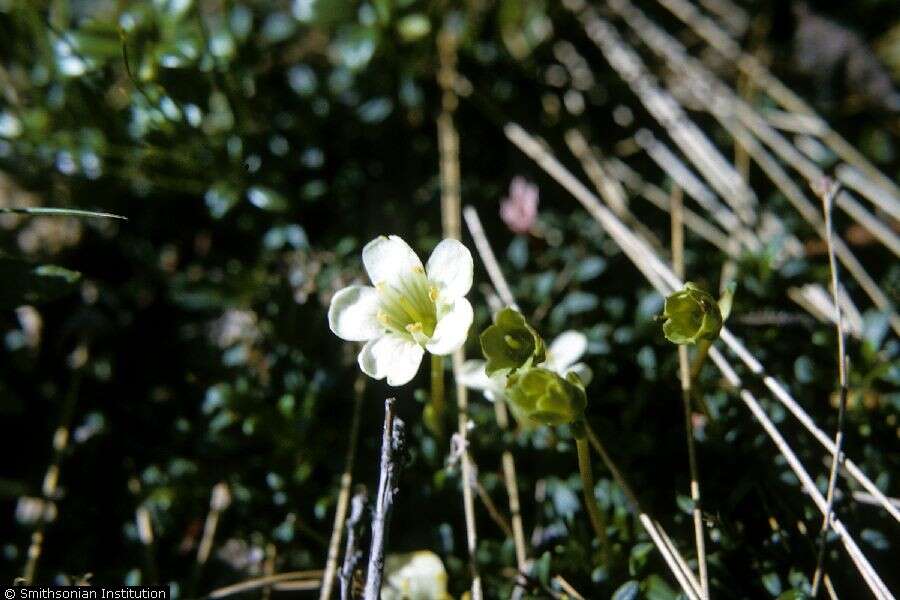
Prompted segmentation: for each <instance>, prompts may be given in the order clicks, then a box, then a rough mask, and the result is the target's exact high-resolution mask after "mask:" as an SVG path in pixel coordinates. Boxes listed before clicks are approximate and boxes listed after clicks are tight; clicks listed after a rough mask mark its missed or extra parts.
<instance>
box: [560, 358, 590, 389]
mask: <svg viewBox="0 0 900 600" xmlns="http://www.w3.org/2000/svg"><path fill="white" fill-rule="evenodd" d="M569 373H575V374H576V375H578V379H580V380H581V383H582V384H583V385H584V387H587V386H588V384H590V383H591V380H592V379H593V378H594V372H593V371H592V370H591V368H590V367H589V366H587V365H586V364H584V363H577V364H574V365H572V366H571V367H569V369H568V370H567V371H566V372H565V373H561V375H568V374H569Z"/></svg>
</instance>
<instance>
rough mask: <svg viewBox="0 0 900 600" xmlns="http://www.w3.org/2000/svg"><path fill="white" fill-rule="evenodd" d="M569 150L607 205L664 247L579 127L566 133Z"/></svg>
mask: <svg viewBox="0 0 900 600" xmlns="http://www.w3.org/2000/svg"><path fill="white" fill-rule="evenodd" d="M565 139H566V144H567V145H568V146H569V151H571V152H572V154H573V155H574V156H575V158H577V159H578V160H579V162H580V163H581V168H582V170H584V172H585V174H587V176H588V179H590V180H591V183H592V184H593V185H594V188H595V189H596V190H597V193H599V194H600V197H601V198H602V199H603V201H604V202H606V205H607V206H608V207H609V208H610V210H612V211H613V212H614V213H616V214H617V215H618V216H619V218H620V219H622V221H624V222H625V223H628V225H629V226H631V227H632V228H633V229H634V230H635V231H636V232H637V233H638V235H640V236H641V237H642V238H644V240H645V241H647V242H648V243H649V244H650V245H651V246H653V247H655V248H662V242H660V241H659V238H658V237H656V234H655V233H653V231H652V230H651V229H650V228H649V227H647V226H646V225H644V224H643V223H642V222H641V221H640V219H638V218H637V217H635V216H634V213H632V212H631V210H630V209H629V208H628V199H627V198H626V195H625V190H624V189H622V186H621V184H620V183H619V182H618V181H617V180H616V179H613V178H611V177H609V175H607V173H606V171H605V169H604V168H603V165H601V164H600V161H599V160H597V157H596V155H595V154H594V153H593V151H592V150H591V148H590V147H589V146H588V143H587V140H586V139H585V138H584V135H583V134H582V133H581V132H580V131H578V130H577V129H569V130H568V131H566V135H565Z"/></svg>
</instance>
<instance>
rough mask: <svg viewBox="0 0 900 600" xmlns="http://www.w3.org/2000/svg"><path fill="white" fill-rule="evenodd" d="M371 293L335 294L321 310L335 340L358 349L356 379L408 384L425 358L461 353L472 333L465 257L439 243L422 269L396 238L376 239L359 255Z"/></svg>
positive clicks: (459, 247) (464, 251) (364, 289)
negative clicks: (357, 344)
mask: <svg viewBox="0 0 900 600" xmlns="http://www.w3.org/2000/svg"><path fill="white" fill-rule="evenodd" d="M362 259H363V266H365V269H366V273H368V275H369V279H370V280H371V281H372V286H374V287H372V286H366V285H351V286H350V287H346V288H344V289H342V290H341V291H339V292H338V293H337V294H335V295H334V298H332V300H331V306H330V307H329V309H328V325H329V326H330V327H331V331H333V332H334V333H335V335H337V336H338V337H340V338H342V339H345V340H348V341H352V342H365V343H366V344H365V345H364V346H363V348H362V350H361V351H360V353H359V357H358V359H357V361H358V362H359V368H360V369H362V371H363V373H365V374H366V375H368V376H369V377H372V378H374V379H385V378H387V383H388V385H393V386H399V385H404V384H406V383H408V382H409V381H410V380H411V379H412V378H413V377H414V376H415V374H416V372H417V371H418V370H419V365H420V364H421V362H422V357H423V356H424V354H425V351H426V350H427V351H428V352H430V353H431V354H436V355H438V356H444V355H447V354H451V353H452V352H453V351H454V350H456V349H457V348H459V347H460V346H462V345H463V343H464V342H465V341H466V337H467V336H468V332H469V327H470V326H471V325H472V305H471V304H469V301H468V300H466V298H465V295H466V293H468V291H469V289H470V288H471V287H472V254H471V253H470V252H469V250H468V248H466V247H465V246H463V244H462V243H461V242H459V241H458V240H454V239H446V240H443V241H442V242H441V243H439V244H438V245H437V246H436V247H435V249H434V251H433V252H432V253H431V256H430V257H429V258H428V263H427V264H426V265H425V266H424V267H423V266H422V261H421V260H419V257H418V256H416V253H415V252H414V251H413V249H412V248H410V247H409V245H408V244H407V243H406V242H404V241H403V240H402V239H401V238H400V237H398V236H396V235H391V236H387V237H385V236H381V237H378V238H375V239H374V240H372V241H371V242H369V243H368V244H366V246H365V248H363V251H362Z"/></svg>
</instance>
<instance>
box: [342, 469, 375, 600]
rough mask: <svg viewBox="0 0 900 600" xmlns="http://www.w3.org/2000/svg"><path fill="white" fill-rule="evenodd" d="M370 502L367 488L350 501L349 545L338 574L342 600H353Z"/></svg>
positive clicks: (361, 487) (362, 488)
mask: <svg viewBox="0 0 900 600" xmlns="http://www.w3.org/2000/svg"><path fill="white" fill-rule="evenodd" d="M368 501H369V494H368V492H366V488H365V487H363V486H360V487H359V489H358V491H357V492H356V493H355V494H354V495H353V499H352V500H351V501H350V516H349V517H348V518H347V545H346V546H345V550H344V563H343V564H342V565H341V571H340V573H339V574H338V576H339V577H340V580H341V600H353V574H354V573H355V572H356V567H357V565H358V564H359V561H360V560H362V556H363V553H362V550H360V549H359V548H358V546H359V538H360V530H361V525H362V516H363V512H364V511H365V509H366V504H367V503H368Z"/></svg>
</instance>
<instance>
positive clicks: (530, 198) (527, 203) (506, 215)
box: [500, 175, 538, 233]
mask: <svg viewBox="0 0 900 600" xmlns="http://www.w3.org/2000/svg"><path fill="white" fill-rule="evenodd" d="M537 207H538V187H537V186H536V185H534V184H533V183H529V182H528V180H526V179H525V178H524V177H522V176H521V175H516V176H515V177H513V179H512V181H511V182H510V184H509V196H508V197H506V198H504V199H503V200H502V201H501V202H500V218H501V219H503V222H504V223H506V226H507V227H509V228H510V230H511V231H512V232H513V233H528V232H529V231H530V230H531V228H532V227H534V223H535V221H536V220H537Z"/></svg>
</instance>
